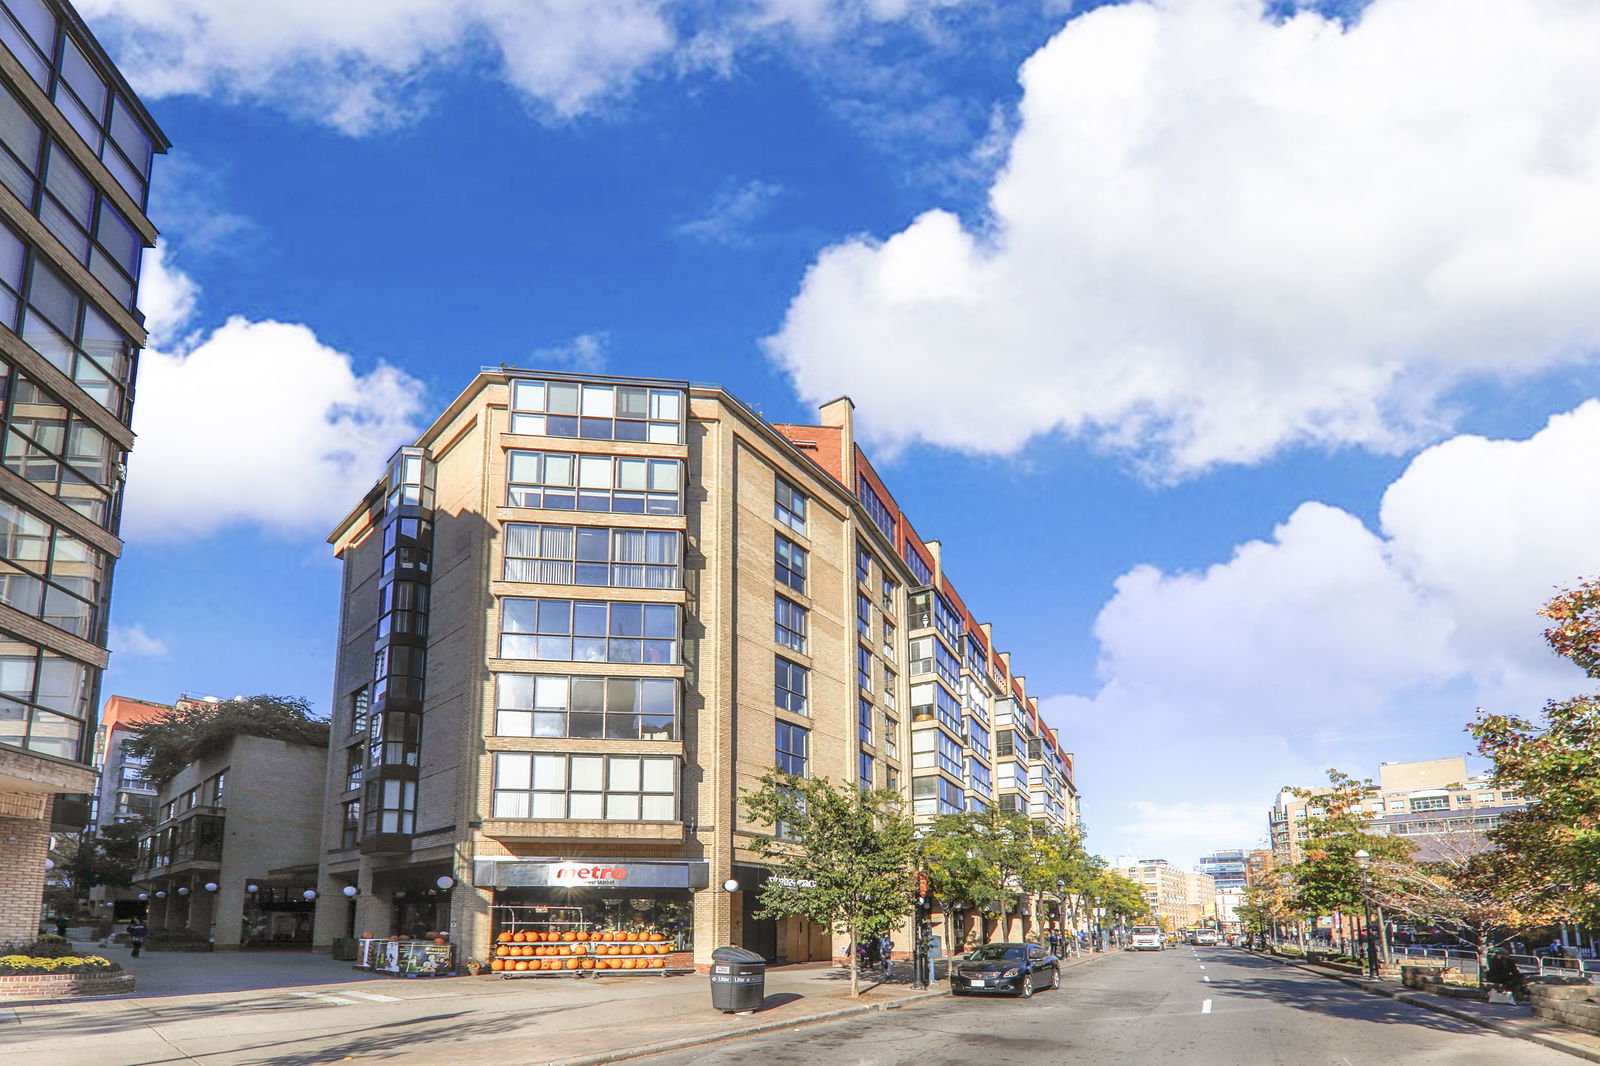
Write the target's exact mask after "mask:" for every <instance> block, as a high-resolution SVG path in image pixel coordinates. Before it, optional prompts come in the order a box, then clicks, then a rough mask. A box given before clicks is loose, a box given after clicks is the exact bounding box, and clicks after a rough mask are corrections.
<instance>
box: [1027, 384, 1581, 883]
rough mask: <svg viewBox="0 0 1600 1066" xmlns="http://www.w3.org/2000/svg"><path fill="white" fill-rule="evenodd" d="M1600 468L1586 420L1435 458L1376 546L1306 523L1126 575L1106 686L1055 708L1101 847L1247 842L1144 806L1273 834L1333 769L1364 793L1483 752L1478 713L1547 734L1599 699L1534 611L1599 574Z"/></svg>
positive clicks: (1473, 443)
mask: <svg viewBox="0 0 1600 1066" xmlns="http://www.w3.org/2000/svg"><path fill="white" fill-rule="evenodd" d="M1595 454H1600V401H1594V400H1591V401H1588V402H1586V403H1584V404H1582V405H1581V406H1579V407H1577V408H1576V409H1574V410H1572V411H1570V412H1567V413H1564V414H1559V415H1556V416H1555V417H1553V418H1551V419H1550V420H1549V422H1548V424H1547V425H1546V426H1545V427H1544V428H1543V429H1541V430H1540V431H1539V432H1538V433H1535V434H1534V435H1532V436H1531V437H1529V438H1528V439H1526V440H1489V439H1486V438H1483V437H1477V436H1458V437H1455V438H1452V439H1450V440H1447V441H1444V442H1442V443H1440V444H1438V445H1435V446H1434V447H1431V448H1429V449H1427V450H1425V451H1424V452H1422V453H1421V454H1420V455H1418V456H1417V457H1416V458H1415V459H1414V460H1413V461H1412V462H1411V463H1410V464H1409V466H1408V467H1407V468H1406V470H1405V471H1404V473H1403V474H1401V476H1400V477H1398V478H1397V479H1396V480H1395V481H1394V482H1393V483H1392V484H1391V485H1390V486H1389V487H1388V489H1387V490H1386V492H1385V493H1384V496H1383V501H1382V506H1381V508H1380V511H1379V513H1380V519H1379V525H1380V528H1379V529H1377V530H1371V529H1368V528H1367V527H1366V526H1364V525H1363V524H1362V522H1361V521H1360V520H1359V519H1358V518H1356V517H1355V516H1354V515H1351V514H1349V513H1348V512H1346V511H1343V510H1340V509H1338V508H1334V507H1330V506H1328V505H1326V504H1321V503H1315V502H1308V503H1305V504H1302V505H1301V506H1300V507H1298V508H1297V509H1296V510H1295V511H1294V512H1293V513H1292V514H1291V515H1290V516H1289V517H1288V518H1286V519H1285V520H1284V521H1283V522H1282V523H1281V524H1280V525H1279V526H1278V527H1277V528H1276V529H1275V530H1274V531H1273V532H1272V535H1271V536H1270V537H1267V538H1264V539H1262V540H1258V541H1252V542H1250V543H1247V544H1243V545H1241V546H1239V547H1238V548H1237V549H1236V550H1235V551H1234V552H1233V554H1232V556H1231V557H1230V558H1229V559H1227V560H1226V561H1223V562H1219V563H1217V564H1215V565H1213V566H1210V567H1208V568H1206V569H1204V570H1200V571H1195V572H1177V573H1169V572H1166V571H1163V570H1160V569H1158V568H1156V567H1153V566H1141V567H1138V568H1135V569H1134V570H1131V571H1129V572H1128V573H1126V574H1124V575H1123V576H1122V577H1121V578H1120V579H1119V580H1118V581H1117V583H1116V591H1115V593H1114V595H1113V596H1112V598H1111V599H1110V601H1109V602H1107V603H1106V605H1105V606H1104V607H1103V608H1102V610H1101V612H1100V615H1099V618H1098V619H1097V622H1096V625H1095V636H1096V638H1097V640H1098V641H1099V646H1100V661H1099V672H1100V676H1101V680H1102V687H1101V688H1100V689H1099V691H1098V692H1096V693H1094V694H1093V695H1092V696H1084V697H1062V698H1059V699H1055V700H1050V701H1047V704H1046V717H1047V718H1048V719H1049V720H1050V721H1051V722H1052V723H1053V724H1055V725H1057V726H1058V727H1060V729H1061V733H1062V737H1063V739H1064V740H1065V741H1066V742H1067V746H1068V747H1069V748H1075V749H1076V750H1078V751H1079V752H1081V753H1083V755H1082V757H1081V758H1080V759H1079V762H1078V766H1079V771H1080V777H1081V782H1080V783H1081V784H1082V787H1083V789H1084V793H1085V795H1086V797H1087V798H1088V804H1089V808H1090V814H1089V816H1088V821H1089V824H1090V827H1091V829H1092V830H1095V831H1096V832H1097V838H1098V840H1101V841H1107V840H1109V841H1111V842H1113V843H1106V844H1103V845H1101V846H1103V847H1108V848H1110V849H1111V850H1121V849H1122V847H1123V845H1121V844H1120V843H1115V842H1117V841H1120V839H1121V838H1122V837H1124V836H1128V837H1131V838H1133V839H1134V840H1136V841H1138V842H1141V845H1142V846H1147V847H1157V846H1161V847H1165V848H1166V849H1167V850H1171V851H1175V852H1177V853H1178V854H1179V855H1180V856H1181V855H1184V854H1196V853H1199V852H1203V851H1205V850H1207V849H1209V848H1210V847H1221V846H1228V845H1237V844H1243V843H1248V842H1249V841H1248V840H1240V839H1222V838H1221V837H1222V836H1224V835H1225V834H1222V833H1221V830H1220V828H1219V830H1218V832H1214V833H1210V834H1206V835H1204V836H1203V837H1202V838H1200V839H1194V838H1193V837H1192V836H1190V837H1186V836H1185V835H1184V832H1180V831H1179V830H1180V829H1182V826H1181V825H1180V822H1179V821H1171V823H1170V824H1166V823H1163V822H1162V821H1161V820H1160V819H1155V818H1152V812H1153V811H1154V810H1155V809H1154V808H1151V809H1148V810H1147V809H1144V808H1141V807H1138V806H1136V804H1138V803H1140V802H1145V801H1146V799H1147V795H1148V793H1149V792H1150V791H1153V790H1155V789H1156V788H1157V787H1159V788H1160V791H1161V793H1162V794H1164V795H1174V794H1177V795H1183V796H1186V797H1194V802H1204V803H1216V804H1224V805H1238V804H1244V805H1247V806H1248V805H1250V804H1252V803H1253V804H1254V805H1255V807H1256V809H1257V810H1258V811H1259V812H1260V813H1261V818H1262V819H1264V818H1265V810H1266V808H1267V807H1268V806H1269V805H1270V804H1271V801H1272V798H1273V794H1274V793H1275V792H1276V790H1277V789H1278V788H1279V787H1280V786H1281V785H1284V784H1299V785H1306V784H1315V783H1317V782H1318V781H1320V780H1321V779H1322V778H1321V772H1322V771H1323V770H1325V769H1327V768H1328V767H1332V766H1337V767H1339V768H1340V769H1343V770H1345V771H1347V772H1350V773H1353V774H1355V775H1356V776H1358V777H1365V776H1371V775H1375V774H1376V773H1377V767H1378V763H1379V762H1381V761H1385V760H1387V761H1406V760H1410V759H1424V758H1435V757H1439V756H1445V755H1456V754H1461V753H1463V752H1465V751H1467V750H1469V749H1470V748H1471V743H1472V742H1471V740H1470V738H1469V737H1467V736H1466V735H1465V733H1464V732H1463V727H1464V726H1465V725H1466V723H1467V722H1468V721H1469V720H1470V719H1471V718H1472V715H1473V709H1474V708H1475V707H1477V706H1480V705H1481V706H1485V707H1488V708H1491V709H1494V710H1500V711H1514V712H1518V713H1526V714H1532V713H1535V712H1537V710H1538V709H1539V707H1540V706H1541V705H1542V704H1543V703H1544V701H1545V700H1547V699H1551V698H1560V697H1563V696H1567V695H1571V694H1573V693H1575V692H1579V691H1584V690H1585V689H1586V688H1587V687H1588V683H1587V682H1586V681H1585V679H1584V677H1583V676H1582V674H1581V673H1579V672H1578V671H1577V670H1576V669H1575V668H1573V667H1571V666H1570V665H1568V664H1566V663H1565V662H1563V661H1562V660H1560V659H1558V658H1557V657H1555V656H1554V655H1552V654H1551V653H1550V652H1549V650H1548V649H1547V648H1546V647H1545V645H1544V642H1543V640H1542V639H1541V635H1540V634H1541V631H1542V628H1543V626H1542V620H1541V619H1540V618H1538V617H1537V615H1536V613H1535V612H1536V610H1537V608H1538V607H1539V605H1540V604H1541V603H1543V602H1544V601H1545V600H1547V599H1548V598H1549V597H1550V596H1551V595H1553V593H1554V591H1555V590H1556V588H1558V587H1562V586H1569V585H1571V584H1573V583H1575V582H1577V581H1578V580H1580V579H1581V578H1584V577H1588V576H1596V575H1600V541H1597V540H1596V539H1595V537H1594V534H1593V531H1594V530H1595V529H1596V528H1600V467H1597V466H1596V464H1594V463H1593V462H1588V461H1586V460H1587V459H1589V458H1590V457H1592V456H1594V455H1595ZM1219 824H1220V823H1219ZM1264 824H1265V823H1264V821H1263V822H1262V825H1263V826H1264ZM1232 831H1233V830H1231V829H1230V832H1232ZM1259 835H1261V834H1260V832H1256V833H1252V834H1251V835H1250V837H1249V840H1254V839H1255V838H1256V837H1257V836H1259ZM1186 839H1187V840H1188V843H1187V844H1185V843H1184V841H1185V840H1186Z"/></svg>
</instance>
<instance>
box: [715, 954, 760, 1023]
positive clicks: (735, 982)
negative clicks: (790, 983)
mask: <svg viewBox="0 0 1600 1066" xmlns="http://www.w3.org/2000/svg"><path fill="white" fill-rule="evenodd" d="M766 998H767V960H766V959H764V958H762V957H761V956H760V955H757V954H756V953H755V952H753V951H746V950H745V949H744V948H736V947H731V946H730V947H723V948H718V949H717V950H715V951H713V952H712V953H711V1006H712V1007H713V1008H714V1009H716V1010H720V1011H722V1013H724V1014H746V1013H749V1012H750V1011H753V1010H758V1009H759V1008H760V1007H761V1004H762V1003H763V1002H764V1001H765V1000H766Z"/></svg>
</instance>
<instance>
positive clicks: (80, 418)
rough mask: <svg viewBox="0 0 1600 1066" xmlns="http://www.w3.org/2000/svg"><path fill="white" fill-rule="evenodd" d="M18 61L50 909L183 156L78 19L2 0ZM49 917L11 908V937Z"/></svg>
mask: <svg viewBox="0 0 1600 1066" xmlns="http://www.w3.org/2000/svg"><path fill="white" fill-rule="evenodd" d="M0 45H3V46H4V47H3V48H0V185H3V186H4V190H3V191H0V327H3V328H0V822H3V823H4V825H3V826H0V829H4V831H5V833H4V835H6V836H8V837H13V838H15V839H16V841H17V844H16V846H17V848H18V849H19V854H21V855H23V856H25V858H24V860H23V866H24V869H23V870H21V871H11V868H10V867H7V868H6V869H7V870H8V871H11V872H7V873H5V874H3V875H0V896H4V897H8V898H23V899H33V900H37V899H39V898H40V894H41V892H42V889H43V878H44V869H43V866H44V850H45V848H46V847H47V842H48V831H49V828H50V826H51V825H52V824H57V823H76V824H82V823H83V821H84V820H85V818H86V814H87V804H78V803H76V802H64V801H62V800H59V799H53V797H61V796H63V795H66V794H85V793H90V792H92V791H93V789H94V787H95V785H94V775H93V773H92V771H91V770H90V769H89V765H88V764H89V761H90V758H91V750H90V749H91V747H92V744H93V740H94V733H95V707H96V705H97V703H98V701H99V691H100V674H101V671H102V670H103V669H104V668H105V665H106V648H105V644H106V625H107V606H108V604H107V600H108V597H109V593H110V588H111V570H112V566H113V564H114V562H115V560H116V558H117V557H118V555H119V554H120V553H121V549H122V544H121V541H120V540H119V539H118V537H117V528H118V519H119V515H120V511H121V502H122V482H123V474H124V471H125V461H126V458H127V452H128V449H129V448H130V447H132V445H133V434H132V432H131V431H130V429H129V423H130V420H131V416H132V410H133V384H134V370H135V366H136V362H137V358H136V357H137V353H138V351H139V349H140V347H142V346H143V344H144V342H145V329H144V320H143V317H142V316H141V315H140V314H139V311H138V299H137V297H138V283H139V263H140V257H141V255H142V253H143V250H144V249H145V248H147V247H150V246H151V245H153V244H154V243H155V239H156V231H155V229H154V227H153V226H151V224H150V221H149V219H147V218H146V217H145V207H146V204H147V202H148V199H149V181H150V165H151V161H152V159H153V157H154V156H155V155H156V154H158V153H162V152H165V151H166V150H167V148H168V147H169V145H168V142H167V139H166V137H165V135H164V134H163V133H162V132H161V130H160V128H159V127H158V126H157V125H156V123H155V121H154V120H153V119H152V118H151V116H150V114H149V112H147V111H146V110H145V108H144V106H143V105H142V104H141V103H140V102H139V99H138V97H136V96H135V95H134V94H133V91H132V90H131V89H129V87H128V85H127V82H126V81H124V79H123V77H122V75H121V74H120V73H119V72H118V71H117V69H116V67H115V66H113V65H112V63H111V60H110V59H109V58H108V57H107V55H106V53H105V51H104V50H103V49H102V48H101V47H100V45H99V44H98V43H97V42H96V41H95V39H94V36H93V35H92V34H91V33H90V32H89V29H88V27H87V26H85V25H84V23H83V20H82V19H81V18H80V17H79V15H78V13H77V12H76V11H74V10H73V9H72V8H71V7H70V6H68V5H67V4H64V3H58V2H55V0H0ZM35 853H37V858H38V862H37V867H38V868H37V871H35V870H34V865H35V864H34V862H33V856H34V855H35ZM35 911H36V907H32V906H24V907H20V908H18V907H9V906H8V907H7V908H6V909H5V912H4V913H5V915H6V916H7V917H5V918H0V941H4V940H18V939H24V938H26V937H28V936H31V935H32V934H33V933H34V932H35V929H34V928H33V917H34V912H35ZM12 925H17V926H18V928H12Z"/></svg>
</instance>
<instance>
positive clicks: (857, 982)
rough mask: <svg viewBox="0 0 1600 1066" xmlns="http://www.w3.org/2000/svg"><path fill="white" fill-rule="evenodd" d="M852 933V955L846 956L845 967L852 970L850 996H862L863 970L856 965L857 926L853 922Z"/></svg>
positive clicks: (850, 929)
mask: <svg viewBox="0 0 1600 1066" xmlns="http://www.w3.org/2000/svg"><path fill="white" fill-rule="evenodd" d="M848 932H849V933H850V954H849V955H847V956H845V966H847V967H848V968H849V970H850V995H851V997H852V998H853V997H855V996H859V995H861V972H860V970H861V968H860V967H859V966H857V965H856V926H855V923H854V922H851V923H850V925H849V927H848Z"/></svg>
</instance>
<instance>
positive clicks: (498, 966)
mask: <svg viewBox="0 0 1600 1066" xmlns="http://www.w3.org/2000/svg"><path fill="white" fill-rule="evenodd" d="M505 968H506V964H505V960H504V959H490V960H489V969H491V970H503V969H505Z"/></svg>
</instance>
